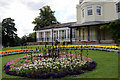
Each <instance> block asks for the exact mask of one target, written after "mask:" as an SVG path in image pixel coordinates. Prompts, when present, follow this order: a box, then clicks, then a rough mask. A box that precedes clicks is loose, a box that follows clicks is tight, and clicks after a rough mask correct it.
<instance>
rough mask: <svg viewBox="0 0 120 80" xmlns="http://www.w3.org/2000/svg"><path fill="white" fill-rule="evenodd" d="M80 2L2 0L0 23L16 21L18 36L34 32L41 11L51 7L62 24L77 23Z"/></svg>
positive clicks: (75, 0) (63, 0)
mask: <svg viewBox="0 0 120 80" xmlns="http://www.w3.org/2000/svg"><path fill="white" fill-rule="evenodd" d="M77 4H78V0H0V22H1V21H2V20H3V19H4V18H8V17H11V18H12V19H15V24H16V26H15V27H16V28H17V29H18V31H17V33H18V36H20V37H22V36H23V35H25V34H27V33H31V32H33V28H34V26H35V25H33V24H32V21H33V20H34V19H35V17H37V16H39V9H40V8H42V7H43V6H45V5H49V6H50V7H51V9H52V10H53V11H55V16H56V18H57V20H58V21H59V22H61V23H65V22H74V21H76V5H77Z"/></svg>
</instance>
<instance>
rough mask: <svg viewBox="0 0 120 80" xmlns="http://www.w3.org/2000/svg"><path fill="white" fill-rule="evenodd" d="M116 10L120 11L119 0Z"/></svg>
mask: <svg viewBox="0 0 120 80" xmlns="http://www.w3.org/2000/svg"><path fill="white" fill-rule="evenodd" d="M116 12H117V13H119V12H120V2H118V3H117V4H116Z"/></svg>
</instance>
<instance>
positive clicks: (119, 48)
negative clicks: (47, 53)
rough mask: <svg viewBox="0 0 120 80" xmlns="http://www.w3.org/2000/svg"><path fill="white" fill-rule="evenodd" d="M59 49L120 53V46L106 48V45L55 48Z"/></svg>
mask: <svg viewBox="0 0 120 80" xmlns="http://www.w3.org/2000/svg"><path fill="white" fill-rule="evenodd" d="M54 48H57V49H61V50H64V49H67V50H75V49H78V50H80V49H83V50H86V49H88V50H101V51H109V52H116V53H120V46H111V45H109V46H106V45H65V46H54Z"/></svg>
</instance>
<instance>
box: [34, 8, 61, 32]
mask: <svg viewBox="0 0 120 80" xmlns="http://www.w3.org/2000/svg"><path fill="white" fill-rule="evenodd" d="M39 10H40V13H39V15H40V16H38V17H37V18H35V19H34V21H33V22H32V23H33V24H35V27H34V30H37V29H40V28H42V27H45V26H50V25H53V24H58V23H59V22H58V21H57V20H56V18H55V16H54V13H55V11H52V10H51V8H50V6H44V7H42V8H41V9H39Z"/></svg>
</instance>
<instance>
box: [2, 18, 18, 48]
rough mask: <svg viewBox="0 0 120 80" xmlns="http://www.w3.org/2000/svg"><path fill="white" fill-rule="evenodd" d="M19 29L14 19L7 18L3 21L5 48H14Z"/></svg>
mask: <svg viewBox="0 0 120 80" xmlns="http://www.w3.org/2000/svg"><path fill="white" fill-rule="evenodd" d="M16 32H17V29H16V28H15V23H14V19H11V18H5V19H3V21H2V44H3V46H13V45H14V39H15V36H17V34H16Z"/></svg>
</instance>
